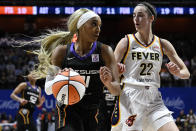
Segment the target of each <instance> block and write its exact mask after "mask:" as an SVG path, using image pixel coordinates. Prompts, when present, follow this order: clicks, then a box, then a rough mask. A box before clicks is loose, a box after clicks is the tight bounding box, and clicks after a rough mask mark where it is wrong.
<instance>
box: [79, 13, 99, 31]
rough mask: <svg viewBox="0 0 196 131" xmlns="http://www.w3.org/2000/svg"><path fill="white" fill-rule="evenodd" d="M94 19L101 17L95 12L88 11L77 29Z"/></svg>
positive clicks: (80, 20) (80, 19)
mask: <svg viewBox="0 0 196 131" xmlns="http://www.w3.org/2000/svg"><path fill="white" fill-rule="evenodd" d="M93 17H99V16H98V15H97V14H96V13H95V12H93V11H88V12H86V13H84V14H83V15H81V16H80V18H79V20H78V23H77V29H79V28H80V27H81V26H82V25H83V24H84V23H85V22H87V21H88V20H89V19H91V18H93Z"/></svg>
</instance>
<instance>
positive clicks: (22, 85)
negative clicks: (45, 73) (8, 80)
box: [10, 82, 28, 105]
mask: <svg viewBox="0 0 196 131" xmlns="http://www.w3.org/2000/svg"><path fill="white" fill-rule="evenodd" d="M26 86H27V84H26V83H25V82H22V83H20V84H19V85H18V86H17V87H16V88H15V89H14V91H13V92H12V94H11V95H10V97H11V98H12V99H13V100H15V101H18V102H20V104H22V105H25V104H27V103H28V101H27V100H25V99H24V98H21V97H19V96H18V94H20V93H21V92H22V90H24V89H25V88H26Z"/></svg>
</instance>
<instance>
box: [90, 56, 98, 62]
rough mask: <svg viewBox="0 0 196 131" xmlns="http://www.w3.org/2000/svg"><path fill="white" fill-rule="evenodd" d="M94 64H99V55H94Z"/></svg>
mask: <svg viewBox="0 0 196 131" xmlns="http://www.w3.org/2000/svg"><path fill="white" fill-rule="evenodd" d="M91 56H92V62H99V54H92V55H91Z"/></svg>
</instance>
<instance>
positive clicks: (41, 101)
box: [36, 87, 45, 108]
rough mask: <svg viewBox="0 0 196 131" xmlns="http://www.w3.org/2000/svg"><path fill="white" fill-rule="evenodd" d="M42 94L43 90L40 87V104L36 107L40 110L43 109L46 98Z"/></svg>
mask: <svg viewBox="0 0 196 131" xmlns="http://www.w3.org/2000/svg"><path fill="white" fill-rule="evenodd" d="M41 94H42V92H41V88H40V87H39V100H38V104H37V105H36V106H37V107H38V108H39V107H41V106H42V105H43V103H44V101H45V97H44V96H41Z"/></svg>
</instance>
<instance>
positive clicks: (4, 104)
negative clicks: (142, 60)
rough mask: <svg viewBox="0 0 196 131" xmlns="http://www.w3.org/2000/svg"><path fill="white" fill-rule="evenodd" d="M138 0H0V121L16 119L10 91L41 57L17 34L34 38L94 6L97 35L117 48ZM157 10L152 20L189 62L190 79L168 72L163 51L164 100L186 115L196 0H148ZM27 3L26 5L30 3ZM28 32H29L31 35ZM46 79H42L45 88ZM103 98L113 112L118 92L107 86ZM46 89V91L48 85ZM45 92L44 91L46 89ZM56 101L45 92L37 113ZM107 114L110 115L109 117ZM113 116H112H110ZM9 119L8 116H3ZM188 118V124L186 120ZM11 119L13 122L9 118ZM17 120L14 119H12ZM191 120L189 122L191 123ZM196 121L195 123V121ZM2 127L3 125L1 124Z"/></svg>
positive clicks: (194, 75) (194, 74)
mask: <svg viewBox="0 0 196 131" xmlns="http://www.w3.org/2000/svg"><path fill="white" fill-rule="evenodd" d="M138 2H140V1H139V0H94V1H91V0H83V1H79V0H64V1H63V0H53V1H52V0H51V1H50V0H43V1H39V0H7V1H2V0H1V1H0V94H1V95H0V122H1V124H0V125H1V126H2V127H3V126H5V125H6V124H7V123H14V122H15V114H16V113H17V109H18V106H19V103H17V102H15V101H13V100H11V98H10V93H11V92H12V91H13V89H14V88H15V87H16V86H17V85H18V84H19V83H20V82H22V81H25V79H24V78H23V77H22V76H23V75H26V73H27V72H28V70H31V69H32V68H33V65H34V64H35V63H36V62H37V58H36V56H34V55H32V54H29V53H27V52H25V51H24V50H31V49H34V48H38V47H39V46H38V45H30V46H25V47H22V48H16V47H15V48H13V47H12V45H13V44H15V43H14V42H13V38H15V39H17V40H23V39H25V40H30V39H31V38H30V37H33V36H38V35H40V34H41V33H43V32H45V30H46V29H56V28H58V29H61V30H66V29H67V27H66V21H67V18H68V16H69V14H70V13H71V12H73V11H74V10H75V9H77V8H82V7H86V8H90V9H93V10H94V11H96V12H97V13H98V14H100V16H101V18H102V27H101V34H100V37H99V41H101V42H103V43H105V44H108V45H110V46H112V48H113V49H114V48H115V46H116V44H117V43H118V41H119V40H120V39H121V38H122V37H124V36H125V35H126V34H128V33H133V32H134V31H135V29H134V25H133V21H132V9H133V7H134V6H135V5H136V4H137V3H138ZM148 2H150V3H152V4H154V5H155V6H156V8H157V11H158V19H157V21H156V23H155V25H154V34H156V35H157V36H160V37H161V38H165V39H168V40H169V41H170V42H171V43H172V44H173V46H174V47H175V49H176V51H177V53H178V54H179V56H180V57H181V58H182V59H183V61H184V62H185V64H186V66H187V67H188V68H189V71H190V73H191V77H190V79H189V80H180V79H178V78H177V77H173V76H172V75H170V74H169V73H168V71H167V69H166V67H165V66H164V64H165V63H166V62H168V61H169V60H168V59H167V58H166V57H164V61H163V66H162V70H161V79H162V81H161V87H162V88H160V91H161V92H162V96H163V99H164V102H165V104H166V106H167V107H168V108H169V109H170V110H171V111H173V112H174V113H173V116H174V118H175V119H176V118H178V117H179V115H180V111H181V110H184V113H185V115H188V114H189V111H190V109H193V112H194V113H195V111H196V101H195V100H196V95H195V94H196V51H195V50H196V29H195V24H196V1H195V0H172V1H169V0H148ZM27 7H28V8H27ZM28 36H30V37H28ZM43 84H44V79H43V80H39V81H38V85H39V86H40V87H41V88H42V89H43V88H44V87H43ZM104 92H105V94H106V95H105V96H106V97H105V98H106V100H107V107H105V108H104V109H105V110H106V112H107V113H108V115H107V116H108V117H109V116H110V114H111V112H112V109H113V106H114V103H115V102H114V101H115V97H113V96H111V95H110V94H109V92H108V91H107V90H105V91H104ZM42 93H43V94H44V95H45V93H44V90H43V91H42ZM45 96H46V95H45ZM54 107H55V100H54V97H53V96H46V102H45V103H44V105H43V107H42V108H40V109H37V110H36V112H35V114H34V118H35V119H37V118H38V117H37V116H38V114H43V111H44V109H46V111H47V112H48V113H50V112H51V111H52V109H53V108H54ZM107 116H106V117H107ZM109 119H110V118H108V120H109ZM5 120H6V121H5ZM181 122H182V123H183V128H182V130H184V129H185V128H186V126H187V128H188V127H189V130H194V128H195V126H196V118H195V120H194V124H192V123H191V124H190V123H189V120H188V119H181ZM187 123H188V125H187ZM8 125H9V124H8ZM11 125H14V124H11ZM189 125H191V126H189ZM193 125H194V126H193ZM0 129H1V128H0ZM10 130H11V129H10Z"/></svg>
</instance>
